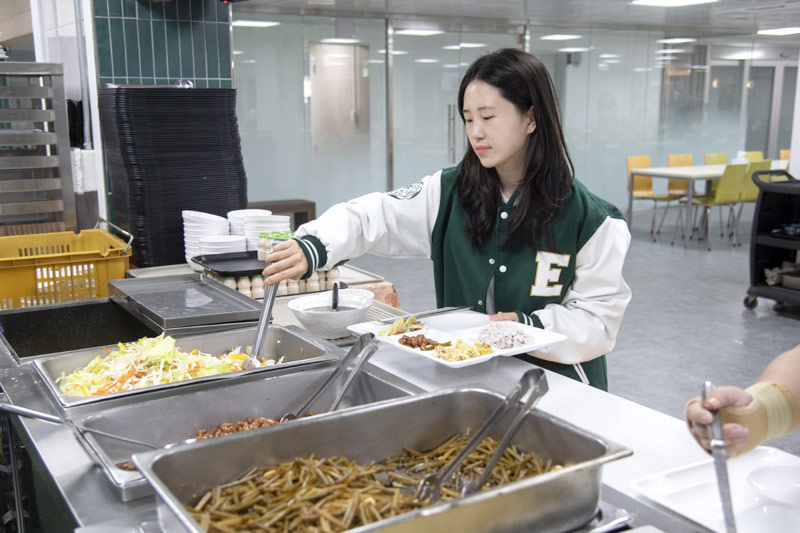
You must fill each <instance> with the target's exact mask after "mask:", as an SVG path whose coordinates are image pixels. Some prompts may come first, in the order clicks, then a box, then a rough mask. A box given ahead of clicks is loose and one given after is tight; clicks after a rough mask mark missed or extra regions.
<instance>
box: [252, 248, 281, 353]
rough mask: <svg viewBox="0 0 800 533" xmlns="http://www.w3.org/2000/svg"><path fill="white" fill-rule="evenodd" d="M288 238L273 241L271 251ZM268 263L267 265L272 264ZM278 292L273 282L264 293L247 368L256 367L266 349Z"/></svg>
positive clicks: (276, 285)
mask: <svg viewBox="0 0 800 533" xmlns="http://www.w3.org/2000/svg"><path fill="white" fill-rule="evenodd" d="M285 240H286V239H275V240H273V241H272V246H271V247H270V250H269V251H270V253H272V250H273V248H275V244H276V243H279V242H283V241H285ZM270 264H271V263H268V264H267V265H270ZM277 292H278V284H277V283H273V284H272V285H267V287H266V291H265V293H264V307H262V308H261V314H260V315H259V317H258V328H257V329H256V342H255V344H253V351H252V353H251V354H250V357H248V358H247V359H246V360H245V362H244V366H245V368H248V369H249V368H256V366H257V365H256V364H255V363H256V361H257V359H258V356H259V355H261V350H263V349H264V341H265V340H266V338H267V329H269V323H270V320H272V307H273V306H274V305H275V295H276V294H277Z"/></svg>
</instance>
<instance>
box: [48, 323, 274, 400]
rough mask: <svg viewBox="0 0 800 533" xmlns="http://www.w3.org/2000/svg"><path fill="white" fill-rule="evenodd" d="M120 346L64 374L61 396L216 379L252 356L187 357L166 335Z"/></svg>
mask: <svg viewBox="0 0 800 533" xmlns="http://www.w3.org/2000/svg"><path fill="white" fill-rule="evenodd" d="M117 346H118V347H119V349H117V350H109V349H108V348H104V349H105V350H106V351H107V352H108V355H107V356H105V357H101V356H97V357H95V358H94V359H93V360H92V361H90V362H89V363H88V364H87V365H86V366H84V367H83V368H79V369H78V370H76V371H74V372H72V373H71V374H66V373H62V374H61V377H59V378H58V379H57V380H56V382H57V383H58V386H59V388H60V389H61V392H63V393H64V394H67V395H69V396H84V397H85V396H99V395H101V394H110V393H113V392H120V391H127V390H133V389H142V388H145V387H152V386H154V385H163V384H166V383H174V382H176V381H183V380H186V379H193V378H200V377H205V376H215V375H217V374H225V373H227V372H236V371H238V370H243V369H244V368H245V365H244V362H245V360H246V359H247V358H248V354H247V353H242V352H241V350H234V351H231V352H229V353H227V354H224V355H221V356H219V357H215V356H212V355H209V354H204V353H201V352H199V351H197V350H192V351H191V352H189V353H186V352H184V351H182V350H181V349H180V348H178V347H177V346H176V345H175V339H173V338H172V337H168V336H164V334H163V333H162V334H161V335H159V336H158V337H145V338H142V339H139V340H138V341H136V342H131V343H127V344H123V343H119V344H118V345H117ZM249 351H250V349H249V348H248V349H247V352H249ZM282 362H283V358H281V359H280V360H278V361H275V360H273V359H269V360H266V361H262V360H259V361H258V363H257V364H256V367H262V366H266V365H274V364H279V363H282Z"/></svg>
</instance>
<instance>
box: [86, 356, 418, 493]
mask: <svg viewBox="0 0 800 533" xmlns="http://www.w3.org/2000/svg"><path fill="white" fill-rule="evenodd" d="M332 371H333V367H332V366H331V365H330V364H328V365H326V366H325V367H323V368H314V369H310V370H308V371H305V372H300V373H294V374H289V375H284V376H280V377H270V378H266V379H260V380H258V381H251V382H247V383H238V384H231V383H224V382H217V383H215V384H214V385H215V386H213V387H212V388H208V389H205V390H202V391H198V392H194V393H190V394H179V395H174V396H170V397H167V398H160V399H158V400H154V401H150V402H144V403H138V404H133V405H126V406H121V407H116V408H113V409H107V410H104V411H102V412H100V413H96V414H90V415H88V416H84V417H82V418H79V417H75V418H74V419H73V420H74V421H76V422H78V423H80V424H82V425H83V426H85V427H87V428H89V429H96V430H100V431H106V432H108V433H113V434H115V435H120V436H123V437H130V438H135V439H138V440H143V441H145V442H147V443H148V444H153V445H155V446H164V445H167V444H170V443H174V442H180V441H184V440H186V439H190V438H192V437H194V436H195V435H196V434H197V432H198V430H200V429H205V430H210V429H211V428H213V427H217V426H219V425H220V424H222V423H223V422H230V423H234V422H238V421H240V420H245V419H247V417H249V416H252V417H253V418H258V417H262V416H263V417H265V418H273V419H277V418H280V417H281V416H282V415H284V414H286V413H288V412H289V411H291V410H292V409H296V408H297V407H298V406H299V405H300V404H302V403H303V402H304V401H305V399H306V398H307V397H308V396H309V395H310V394H311V393H312V392H313V391H314V390H315V389H316V388H317V387H318V386H319V385H320V384H321V383H322V381H323V380H324V379H325V378H326V377H327V376H328V375H329V374H330V373H331V372H332ZM344 378H345V376H341V378H340V379H339V381H340V382H341V381H344ZM400 383H401V382H399V381H398V380H397V379H396V378H394V377H391V376H390V377H386V376H385V375H383V373H382V371H381V370H379V369H371V370H368V371H362V372H361V373H360V374H358V376H357V378H356V379H355V381H354V382H353V383H352V384H351V385H350V387H348V390H347V393H346V395H345V396H344V398H343V399H342V402H341V404H340V408H345V407H349V406H353V405H364V404H367V403H372V402H377V401H380V400H387V399H390V398H399V397H402V396H407V395H409V394H410V393H411V392H417V391H418V389H417V388H416V387H414V386H413V385H410V384H405V383H403V384H402V386H401V384H400ZM337 384H338V383H337ZM335 389H336V387H335V386H334V387H333V388H330V389H328V392H327V393H326V394H323V395H322V396H321V397H320V398H319V399H318V400H317V402H316V403H315V404H314V405H312V406H311V410H312V411H314V412H321V411H322V410H324V409H326V408H327V407H328V406H329V404H330V402H331V401H332V400H333V393H334V392H335ZM134 435H135V437H134ZM82 437H83V438H81V439H79V440H80V441H81V442H82V443H83V444H84V445H85V447H86V448H87V450H88V451H89V453H90V454H91V455H92V457H93V458H94V459H95V461H96V462H97V464H98V465H99V466H100V468H101V470H102V471H103V474H104V475H105V476H106V478H107V479H108V481H109V482H110V483H111V486H112V487H113V489H114V491H115V492H116V493H117V495H118V496H119V497H120V498H121V499H122V500H123V501H129V500H133V499H136V498H140V497H143V496H147V495H150V494H152V493H153V490H152V489H151V488H150V485H149V484H148V483H147V481H146V480H145V479H144V477H143V476H142V474H140V473H139V472H130V471H126V470H122V469H120V468H118V467H117V466H116V465H117V463H120V462H123V461H128V460H130V457H131V455H132V454H134V453H136V452H139V451H142V450H145V449H146V448H144V447H137V446H136V445H133V444H128V443H126V442H122V441H119V440H113V439H107V438H103V437H102V436H95V435H91V434H84V435H83V436H82ZM222 438H229V437H222Z"/></svg>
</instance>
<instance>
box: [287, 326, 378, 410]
mask: <svg viewBox="0 0 800 533" xmlns="http://www.w3.org/2000/svg"><path fill="white" fill-rule="evenodd" d="M377 349H378V340H377V339H376V338H375V335H374V334H372V333H365V334H364V335H361V336H360V337H359V338H358V340H357V341H356V343H355V344H353V346H352V347H351V348H350V351H348V352H347V353H346V354H345V356H344V357H342V358H341V359H340V360H339V364H338V366H337V367H336V369H335V370H334V371H333V372H332V373H331V374H330V375H329V376H328V378H327V379H326V380H325V382H324V383H323V384H322V385H321V386H320V388H319V389H317V390H316V392H314V394H312V395H311V397H310V398H309V399H308V400H306V403H304V404H303V405H302V407H300V408H299V409H297V410H296V411H295V412H294V413H288V414H285V415H283V416H282V417H281V419H280V421H281V422H286V421H287V420H294V419H295V418H299V417H301V416H305V415H306V413H308V409H309V407H311V406H312V405H313V404H314V402H315V401H317V399H318V398H319V397H320V396H321V395H322V393H323V392H325V391H326V390H327V389H328V387H330V386H331V384H332V383H333V382H334V381H336V379H337V378H338V377H339V376H340V375H342V373H343V372H344V371H345V370H346V369H347V367H348V366H350V363H352V362H353V361H354V360H355V364H354V365H353V368H352V369H351V370H350V373H349V374H348V375H347V378H346V379H345V381H344V383H343V384H342V385H341V386H340V387H339V390H338V391H337V392H336V396H335V397H334V399H333V402H332V403H331V406H330V407H329V408H328V412H331V411H335V410H336V408H337V407H339V403H340V402H341V401H342V398H343V397H344V393H345V392H347V389H348V387H350V384H351V383H352V382H353V380H354V379H355V378H356V376H357V375H358V373H359V372H361V369H362V368H363V367H364V365H365V364H366V362H367V361H368V360H369V358H370V357H372V354H374V353H375V351H376V350H377Z"/></svg>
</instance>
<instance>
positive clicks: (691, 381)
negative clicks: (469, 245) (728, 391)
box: [351, 204, 800, 455]
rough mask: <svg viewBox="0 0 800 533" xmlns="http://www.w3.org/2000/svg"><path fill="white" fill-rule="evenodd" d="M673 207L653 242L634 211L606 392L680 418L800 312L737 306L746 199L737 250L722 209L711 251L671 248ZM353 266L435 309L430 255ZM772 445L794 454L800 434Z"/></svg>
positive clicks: (767, 347)
mask: <svg viewBox="0 0 800 533" xmlns="http://www.w3.org/2000/svg"><path fill="white" fill-rule="evenodd" d="M676 211H677V210H676V209H672V210H671V212H670V213H669V214H668V215H667V220H666V221H665V223H664V227H663V229H662V232H663V235H662V236H661V237H660V238H659V240H658V241H657V242H652V240H651V239H650V235H649V227H650V216H651V213H652V212H651V211H650V210H649V209H643V210H635V211H634V227H633V238H632V242H631V248H630V251H629V252H628V257H627V260H626V264H625V270H624V276H625V280H626V282H627V283H628V285H630V287H631V290H632V291H633V299H632V300H631V303H630V305H629V306H628V309H627V311H626V313H625V318H624V320H623V322H622V327H621V328H620V331H619V336H618V337H617V346H616V348H615V349H614V350H613V351H612V352H610V353H609V354H608V369H609V391H610V392H611V393H613V394H616V395H618V396H622V397H623V398H627V399H629V400H632V401H634V402H636V403H640V404H642V405H645V406H647V407H650V408H652V409H656V410H658V411H661V412H663V413H667V414H669V415H672V416H675V417H680V418H682V417H683V409H684V405H685V403H686V401H688V400H689V399H690V398H692V397H694V396H697V395H699V393H700V386H701V384H702V383H703V381H704V380H706V379H708V380H711V381H712V382H713V383H714V384H715V385H723V384H732V385H738V386H741V387H745V386H747V385H750V384H751V383H753V382H754V381H755V380H756V379H757V377H758V376H759V375H760V374H761V371H762V370H763V369H764V367H765V366H766V365H767V364H768V363H769V361H771V360H772V358H773V357H775V356H776V355H778V354H780V353H781V352H783V351H785V350H788V349H789V348H791V347H793V346H795V345H797V344H798V343H800V334H798V332H800V310H797V311H798V312H797V313H792V314H789V313H786V314H780V313H778V312H776V311H775V310H774V309H773V304H774V302H773V301H772V300H766V299H763V298H761V299H759V304H758V307H757V308H756V309H755V310H753V311H750V310H747V309H745V308H744V306H743V305H742V300H743V299H744V296H745V293H746V290H747V287H748V286H749V268H750V266H749V265H750V247H749V237H750V224H751V221H752V213H753V206H752V204H751V205H749V206H746V207H745V209H744V211H743V213H742V219H741V223H740V226H739V229H740V232H741V234H742V235H741V240H742V246H741V247H736V248H734V247H732V246H731V245H730V244H729V242H728V241H727V240H726V239H722V238H721V237H720V236H719V233H718V232H717V233H716V234H715V232H714V228H717V229H719V218H718V217H719V213H718V212H717V210H716V209H715V210H714V211H713V212H712V219H711V220H712V226H711V232H710V233H711V237H710V240H711V248H712V251H711V252H709V251H708V250H707V247H706V246H705V245H704V244H703V243H701V244H700V245H698V244H697V243H695V242H692V243H691V244H690V246H689V247H688V248H686V249H685V248H683V246H682V245H680V244H679V243H677V242H676V243H675V245H674V246H670V236H671V234H672V227H673V221H674V216H675V212H676ZM658 216H659V217H660V216H661V211H659V214H658ZM351 264H352V265H354V266H357V267H360V268H363V269H365V270H369V271H371V272H375V273H378V274H380V275H381V276H383V277H385V278H386V279H387V280H390V281H392V282H394V284H395V286H396V288H397V293H398V295H399V297H400V305H401V306H402V308H403V309H405V310H407V311H411V312H415V311H423V310H426V309H433V308H435V307H436V299H435V295H434V288H433V271H432V268H431V264H430V261H429V260H427V259H400V260H397V259H389V258H383V257H377V256H373V255H366V256H363V257H360V258H358V259H355V260H353V261H351ZM631 423H632V424H635V423H636V421H635V420H631ZM770 445H771V446H774V447H776V448H781V449H783V450H785V451H788V452H791V453H794V454H796V455H800V431H796V432H795V433H794V434H792V435H789V436H786V437H782V438H780V439H775V440H773V441H771V442H770Z"/></svg>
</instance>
